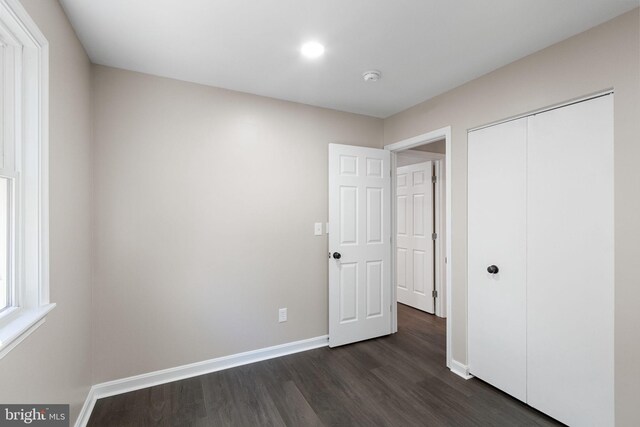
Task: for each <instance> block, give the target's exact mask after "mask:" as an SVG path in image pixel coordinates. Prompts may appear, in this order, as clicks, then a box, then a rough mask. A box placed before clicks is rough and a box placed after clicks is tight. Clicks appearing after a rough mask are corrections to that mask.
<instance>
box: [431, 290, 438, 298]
mask: <svg viewBox="0 0 640 427" xmlns="http://www.w3.org/2000/svg"><path fill="white" fill-rule="evenodd" d="M431 295H433V297H434V298H438V291H435V290H434V291H431Z"/></svg>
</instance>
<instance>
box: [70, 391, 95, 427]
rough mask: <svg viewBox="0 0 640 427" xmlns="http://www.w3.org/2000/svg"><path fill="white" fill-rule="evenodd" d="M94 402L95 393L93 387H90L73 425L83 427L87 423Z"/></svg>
mask: <svg viewBox="0 0 640 427" xmlns="http://www.w3.org/2000/svg"><path fill="white" fill-rule="evenodd" d="M96 400H98V399H97V398H96V395H95V391H94V389H93V387H91V388H90V389H89V394H87V398H86V399H85V401H84V405H82V409H80V414H79V415H78V419H77V420H76V424H75V426H76V427H85V426H86V425H87V424H88V423H89V417H91V411H93V407H94V406H95V404H96Z"/></svg>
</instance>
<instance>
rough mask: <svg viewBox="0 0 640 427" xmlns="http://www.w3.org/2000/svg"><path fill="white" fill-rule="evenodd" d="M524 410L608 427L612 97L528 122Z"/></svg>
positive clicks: (611, 403) (610, 402) (610, 395)
mask: <svg viewBox="0 0 640 427" xmlns="http://www.w3.org/2000/svg"><path fill="white" fill-rule="evenodd" d="M528 146H529V147H528V161H529V167H528V187H527V193H528V199H529V201H528V209H527V211H528V214H527V218H528V220H527V229H528V231H527V235H528V238H527V240H528V242H527V302H528V309H527V313H528V316H527V339H528V343H527V363H528V366H527V371H528V391H527V392H528V403H529V404H530V405H531V406H533V407H535V408H537V409H540V410H541V411H543V412H545V413H547V414H549V415H551V416H552V417H554V418H557V419H559V420H560V421H562V422H564V423H567V424H568V425H572V426H573V425H575V426H603V427H604V426H612V425H614V418H613V417H614V400H613V397H614V389H613V387H614V371H613V369H614V368H613V366H614V359H613V357H614V353H613V345H614V342H613V339H614V336H613V334H614V328H613V322H614V313H613V307H614V299H613V298H614V293H613V292H614V225H613V190H614V188H613V95H608V96H604V97H600V98H596V99H593V100H589V101H585V102H580V103H577V104H573V105H570V106H567V107H563V108H558V109H555V110H551V111H547V112H544V113H540V114H536V115H535V116H532V117H531V118H530V119H529V144H528Z"/></svg>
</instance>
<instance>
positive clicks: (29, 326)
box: [0, 304, 56, 359]
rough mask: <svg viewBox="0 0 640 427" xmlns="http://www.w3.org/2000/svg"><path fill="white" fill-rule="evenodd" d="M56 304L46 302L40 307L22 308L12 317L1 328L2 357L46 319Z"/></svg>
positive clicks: (0, 354) (0, 347)
mask: <svg viewBox="0 0 640 427" xmlns="http://www.w3.org/2000/svg"><path fill="white" fill-rule="evenodd" d="M55 306H56V305H55V304H46V305H43V306H40V307H38V308H30V309H20V311H19V312H18V313H15V316H14V315H13V314H14V313H12V316H11V317H12V319H11V320H10V321H9V322H7V323H6V324H5V325H3V326H2V328H0V359H2V358H3V357H4V356H6V355H7V353H9V352H10V351H11V350H13V348H15V346H17V345H18V344H20V343H21V342H22V341H23V340H24V339H25V338H27V337H28V336H29V335H31V333H32V332H33V331H35V330H36V329H38V327H39V326H40V325H42V324H43V323H44V321H45V317H46V316H47V314H49V312H50V311H51V310H53V308H54V307H55Z"/></svg>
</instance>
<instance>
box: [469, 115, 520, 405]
mask: <svg viewBox="0 0 640 427" xmlns="http://www.w3.org/2000/svg"><path fill="white" fill-rule="evenodd" d="M526 132H527V118H523V119H519V120H514V121H511V122H507V123H503V124H500V125H496V126H492V127H488V128H485V129H481V130H477V131H473V132H470V133H469V139H468V329H469V331H468V334H469V335H468V339H469V350H468V351H469V370H470V372H471V373H472V374H473V375H475V376H477V377H478V378H481V379H482V380H484V381H486V382H488V383H490V384H492V385H494V386H496V387H498V388H500V389H502V390H504V391H506V392H507V393H509V394H511V395H512V396H514V397H516V398H518V399H520V400H524V401H526V234H525V233H526V208H527V204H526V167H527V161H526V148H527V134H526ZM491 265H496V266H498V268H499V271H498V273H497V274H490V273H489V272H488V271H487V268H488V267H489V266H491Z"/></svg>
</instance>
